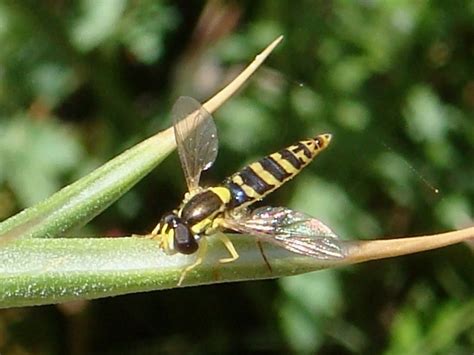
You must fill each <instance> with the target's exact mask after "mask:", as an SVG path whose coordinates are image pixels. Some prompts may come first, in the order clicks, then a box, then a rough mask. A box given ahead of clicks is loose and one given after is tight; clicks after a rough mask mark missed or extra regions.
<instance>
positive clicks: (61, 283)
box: [0, 235, 332, 308]
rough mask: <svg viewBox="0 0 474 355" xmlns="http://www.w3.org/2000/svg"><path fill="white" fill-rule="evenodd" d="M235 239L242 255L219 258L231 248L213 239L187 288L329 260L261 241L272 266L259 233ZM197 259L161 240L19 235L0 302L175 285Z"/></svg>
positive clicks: (0, 263)
mask: <svg viewBox="0 0 474 355" xmlns="http://www.w3.org/2000/svg"><path fill="white" fill-rule="evenodd" d="M231 238H232V242H233V243H234V244H235V247H236V248H237V250H238V251H239V253H240V258H239V259H237V260H236V261H235V262H232V263H229V264H220V263H219V259H221V258H225V257H227V256H228V252H227V251H226V250H225V249H224V247H223V245H222V244H221V243H220V242H219V241H218V240H215V239H214V238H212V237H211V238H209V239H210V240H209V242H210V244H209V251H208V254H207V255H206V258H205V260H204V262H203V264H202V265H201V266H199V268H196V269H194V270H193V271H191V272H189V273H188V274H187V275H186V277H185V278H184V282H183V286H191V285H203V284H209V283H219V282H231V281H242V280H256V279H262V278H275V277H281V276H286V275H295V274H299V273H303V272H308V271H313V270H318V269H322V268H324V267H328V266H331V265H332V264H331V263H329V262H325V261H321V260H318V259H316V258H310V257H302V256H298V255H296V254H293V253H290V252H288V251H286V250H284V249H282V248H278V247H274V246H272V245H268V244H264V245H263V251H264V253H265V256H266V258H267V259H268V261H269V263H270V265H271V268H272V271H270V270H269V268H268V266H267V265H266V263H265V261H264V259H263V257H262V255H261V253H260V250H259V249H258V248H257V246H256V243H255V238H253V237H248V236H244V235H235V236H232V237H231ZM216 239H217V238H216ZM193 258H195V256H185V255H181V254H178V255H173V256H169V255H165V254H164V253H163V251H161V250H160V248H159V246H158V243H156V241H153V240H150V239H147V238H143V237H128V238H67V239H66V238H58V239H39V238H35V239H22V240H19V241H16V242H15V243H9V244H7V245H5V246H4V247H3V248H1V249H0V285H1V288H2V292H1V293H0V308H5V307H19V306H30V305H39V304H50V303H58V302H65V301H72V300H79V299H85V298H86V299H92V298H99V297H107V296H116V295H121V294H125V293H131V292H143V291H151V290H162V289H167V288H173V287H176V286H177V283H178V279H179V277H180V276H181V272H182V271H183V269H184V268H185V267H186V266H188V265H190V264H191V263H192V260H193Z"/></svg>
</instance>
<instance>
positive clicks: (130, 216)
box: [0, 0, 474, 354]
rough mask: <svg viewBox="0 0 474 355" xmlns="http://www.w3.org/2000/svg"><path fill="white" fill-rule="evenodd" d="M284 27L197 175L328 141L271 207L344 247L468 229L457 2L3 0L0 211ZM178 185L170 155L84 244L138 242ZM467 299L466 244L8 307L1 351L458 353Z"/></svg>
mask: <svg viewBox="0 0 474 355" xmlns="http://www.w3.org/2000/svg"><path fill="white" fill-rule="evenodd" d="M279 34H284V35H285V41H284V42H283V44H282V45H281V46H280V48H278V49H277V51H276V52H275V53H274V54H272V56H271V57H270V59H269V61H268V62H267V67H266V68H264V69H263V70H261V71H260V72H259V74H257V76H256V77H254V79H253V80H252V82H251V84H250V85H249V86H248V87H247V88H246V89H245V90H244V91H242V92H241V93H240V95H239V96H238V97H236V98H234V99H232V100H231V101H230V102H229V103H228V104H227V105H226V106H225V107H224V108H223V109H222V110H220V111H219V112H218V113H216V115H215V116H216V117H217V118H219V120H218V123H217V124H218V128H219V134H220V154H219V157H218V159H217V162H216V164H215V167H214V168H213V169H211V171H210V172H209V173H206V175H205V176H204V178H203V179H204V181H206V182H207V183H209V184H211V183H216V182H218V181H219V180H221V179H222V178H224V177H225V176H226V175H228V174H230V173H232V172H234V171H235V170H236V169H238V168H239V167H241V166H243V165H244V164H245V163H248V162H250V161H252V160H253V159H255V158H258V157H261V156H262V155H264V154H267V153H270V152H272V151H274V150H277V149H279V148H281V147H283V146H285V145H288V144H290V143H292V142H293V141H296V140H298V139H300V138H304V137H307V136H311V135H314V134H315V133H317V132H324V131H327V132H331V133H333V135H334V139H333V142H332V146H331V148H330V149H329V150H327V151H326V152H325V153H324V154H323V155H322V156H321V157H320V158H318V160H317V161H315V162H314V163H313V164H312V165H311V166H310V167H308V168H307V169H306V171H305V172H303V173H302V175H301V176H300V177H298V178H297V179H295V180H294V181H293V182H291V183H290V184H288V185H287V186H284V187H283V188H282V189H281V190H279V191H278V192H276V193H274V194H272V195H271V196H270V197H269V198H267V199H266V201H265V203H268V204H271V205H287V206H291V207H292V208H295V209H299V210H302V211H304V212H307V213H310V214H312V215H314V216H315V217H318V218H321V219H322V220H323V221H324V222H325V223H327V224H328V225H330V226H331V227H332V228H333V229H334V230H335V231H336V232H337V233H338V234H340V235H341V236H343V237H345V238H374V237H381V236H384V235H391V236H405V235H414V234H427V233H432V232H440V231H443V230H447V229H454V228H461V227H464V226H467V225H471V224H472V223H473V218H472V216H473V210H474V207H473V206H474V165H473V164H472V160H473V157H474V122H473V118H474V117H473V114H474V80H473V78H474V66H473V64H472V63H474V5H473V2H472V1H466V0H464V1H462V0H455V1H451V2H443V1H430V2H428V1H405V0H396V1H384V2H382V1H300V2H275V1H269V0H264V1H260V2H245V1H244V2H221V1H209V2H186V1H181V2H164V1H155V0H144V1H125V0H104V1H91V0H80V1H76V2H70V1H61V0H48V1H42V2H36V1H32V0H18V1H13V0H11V1H3V2H1V3H0V41H1V43H2V46H1V47H0V218H6V217H8V216H10V215H12V214H14V213H15V212H17V211H19V210H21V209H23V208H25V207H26V206H29V205H31V204H33V203H34V202H37V201H38V200H41V199H43V198H45V197H46V196H48V195H50V194H51V193H52V192H53V191H55V190H57V189H58V188H59V187H60V186H63V185H66V184H68V183H70V182H72V181H74V179H75V178H77V177H78V176H82V175H84V174H85V173H86V172H88V171H90V170H91V169H92V168H93V167H95V166H97V165H98V164H99V163H100V162H105V161H107V160H108V159H110V158H111V157H112V156H113V155H115V154H117V153H119V152H120V151H122V150H123V149H125V148H126V147H129V146H130V145H131V144H132V143H133V142H136V141H138V140H139V139H143V138H144V137H146V136H147V135H150V134H151V133H153V132H155V131H156V130H158V129H161V128H164V127H166V126H167V125H169V118H168V112H169V108H170V106H171V104H172V102H173V101H174V100H175V99H176V98H177V97H178V96H179V95H191V96H194V97H196V98H198V99H205V98H207V97H208V96H210V94H211V93H213V92H215V91H216V90H217V89H218V88H219V87H221V86H222V84H223V82H226V81H228V80H229V78H231V77H232V76H233V75H234V73H235V72H236V68H238V67H240V65H242V64H244V63H247V62H249V60H250V59H251V58H252V56H253V55H255V53H257V52H258V51H259V50H261V49H262V48H263V47H264V46H265V45H266V44H268V43H269V42H270V41H271V40H273V39H274V38H275V37H276V36H277V35H279ZM436 189H439V193H436ZM184 190H185V186H184V178H182V172H181V171H180V166H179V163H178V160H177V158H176V156H174V157H173V158H171V159H168V160H167V161H166V162H164V163H163V164H162V165H161V166H160V168H159V171H158V172H157V173H154V174H151V176H150V177H148V178H147V179H144V181H143V182H142V183H140V184H139V185H138V186H137V187H136V188H135V189H133V190H132V191H131V192H129V193H128V194H127V195H126V196H125V197H124V198H123V199H122V200H121V201H119V202H118V203H117V204H116V205H115V206H113V207H112V208H110V209H109V210H107V211H106V212H105V213H103V214H102V215H101V216H100V217H99V218H97V219H96V220H95V221H94V222H93V223H91V224H90V225H89V226H88V227H87V228H88V229H87V231H84V232H83V233H87V234H90V233H94V234H109V235H116V234H120V235H121V234H128V233H140V232H145V231H149V230H150V229H151V228H152V227H153V225H154V223H155V222H156V220H157V218H159V216H160V215H161V213H163V212H165V211H166V210H169V209H171V208H173V207H174V206H175V205H176V204H177V203H178V201H180V199H181V197H182V194H183V192H184ZM154 196H156V197H158V196H159V199H158V198H153V197H154ZM473 295H474V261H473V255H472V250H469V249H468V248H467V247H466V246H455V247H450V248H447V249H445V250H439V251H435V252H430V253H424V254H421V255H415V256H409V257H403V258H398V259H393V260H386V261H378V262H371V263H368V264H364V265H360V266H357V267H353V268H351V269H345V270H328V271H322V272H319V273H313V274H309V275H303V276H301V277H293V278H286V279H281V280H278V281H273V282H271V281H268V282H253V283H241V284H229V285H219V286H210V287H200V288H194V289H182V290H174V291H166V292H159V293H158V292H155V293H150V294H142V295H131V296H123V297H117V298H115V299H104V300H99V301H94V302H81V303H74V304H65V305H60V306H48V307H37V308H29V309H17V310H6V311H1V312H0V351H1V350H2V349H5V350H4V351H2V353H4V352H5V353H22V354H24V353H35V354H56V353H57V354H60V353H73V354H80V353H91V352H95V353H98V352H101V353H118V352H119V353H123V354H126V353H130V354H132V353H133V354H141V353H153V352H165V351H168V352H172V353H181V352H184V351H186V352H193V353H209V352H239V351H246V352H249V351H256V350H265V351H275V352H286V351H288V350H291V351H293V352H298V353H313V352H315V351H319V352H320V353H338V354H340V353H387V354H407V353H409V352H410V353H424V354H445V353H450V354H466V353H470V352H472V350H473V349H474V317H472V314H474V306H473V301H472V299H473ZM185 304H188V305H189V307H188V306H186V307H183V305H185ZM119 325H120V326H119Z"/></svg>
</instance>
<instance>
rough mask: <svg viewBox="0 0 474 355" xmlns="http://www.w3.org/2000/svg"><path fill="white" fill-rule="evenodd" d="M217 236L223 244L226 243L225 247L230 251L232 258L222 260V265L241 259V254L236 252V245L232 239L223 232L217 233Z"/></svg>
mask: <svg viewBox="0 0 474 355" xmlns="http://www.w3.org/2000/svg"><path fill="white" fill-rule="evenodd" d="M216 236H217V237H218V238H219V239H220V240H221V242H222V243H224V246H225V247H226V249H227V250H228V251H229V253H230V255H231V257H230V258H224V259H220V260H219V262H220V263H222V264H223V263H230V262H232V261H235V260H237V259H238V258H239V254H238V253H237V251H236V250H235V247H234V244H232V242H231V241H230V239H229V238H228V237H227V236H226V235H225V234H224V233H222V232H217V233H216Z"/></svg>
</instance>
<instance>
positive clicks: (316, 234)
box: [151, 97, 343, 284]
mask: <svg viewBox="0 0 474 355" xmlns="http://www.w3.org/2000/svg"><path fill="white" fill-rule="evenodd" d="M172 115H173V124H174V131H175V138H176V143H177V147H178V152H179V156H180V160H181V164H182V167H183V170H184V173H185V177H186V182H187V186H188V190H189V191H188V193H186V195H185V198H184V200H183V202H182V203H181V205H180V207H179V208H178V209H176V210H174V211H173V212H171V213H168V214H166V215H164V216H163V217H162V219H161V220H160V222H159V223H158V225H157V226H156V227H155V229H154V230H153V232H152V233H151V237H152V238H153V239H157V240H158V242H159V243H160V246H161V248H162V249H163V250H164V251H165V252H166V253H168V254H174V253H182V254H193V253H195V252H197V254H198V255H197V258H196V261H195V262H194V263H193V264H192V265H190V266H188V267H187V268H186V269H185V270H184V271H183V273H182V275H181V278H180V281H179V284H181V282H182V281H183V279H184V276H185V274H186V273H187V272H188V271H190V270H192V269H193V268H194V267H196V266H197V265H199V264H200V263H201V262H202V260H203V258H204V256H205V253H206V250H207V240H206V237H208V236H210V235H216V236H217V237H218V238H219V239H221V240H222V242H223V243H224V245H225V246H226V248H227V250H228V251H229V253H230V257H229V258H224V259H221V260H220V262H222V263H225V262H230V261H234V260H236V259H237V258H238V253H237V251H236V250H235V248H234V246H233V244H232V242H231V241H230V240H229V239H228V238H227V236H226V235H225V234H223V233H222V232H221V231H222V230H223V229H231V230H234V231H237V232H242V233H250V234H253V235H256V236H257V237H258V238H259V239H261V240H264V241H269V242H273V243H276V244H278V245H280V246H282V247H284V248H285V249H288V250H290V251H293V252H295V253H299V254H303V255H308V256H314V257H318V258H322V259H328V258H341V257H343V254H342V250H341V248H340V246H339V245H338V244H337V238H336V236H335V235H334V233H333V232H332V231H331V230H330V229H329V228H328V227H326V226H325V225H324V224H322V223H321V222H319V221H318V220H316V219H314V218H311V217H309V216H306V215H304V214H302V213H299V212H296V211H292V210H290V209H286V208H282V207H278V208H275V207H264V208H259V209H256V210H254V211H251V212H250V211H249V210H248V208H247V207H248V206H249V205H251V204H252V203H254V202H256V201H258V200H261V199H262V198H263V197H265V196H266V195H268V194H269V193H270V192H272V191H274V190H275V189H277V188H278V187H280V186H281V185H283V184H284V183H285V182H287V181H288V180H290V179H291V178H293V177H294V176H295V175H296V174H298V173H299V172H300V171H301V170H302V169H303V168H304V167H305V166H306V165H307V164H309V163H310V162H311V161H312V160H313V159H314V158H315V157H316V156H317V155H318V154H319V153H320V152H321V151H322V150H324V149H325V148H326V147H327V146H328V144H329V142H330V140H331V135H329V134H322V135H318V136H316V137H315V138H312V139H308V140H302V141H299V142H297V143H296V144H294V145H291V146H289V147H287V148H285V149H282V150H280V151H278V152H276V153H273V154H270V155H268V156H266V157H264V158H262V159H260V160H259V161H257V162H254V163H252V164H250V165H248V166H246V167H245V168H243V169H242V170H240V171H238V172H237V173H235V174H233V175H231V176H230V177H228V178H227V179H225V180H224V181H223V183H222V184H220V185H218V186H214V187H208V188H202V187H200V186H199V178H200V175H201V172H202V171H203V170H205V169H207V168H209V167H210V166H211V165H212V164H213V162H214V160H215V158H216V156H217V142H218V141H217V133H216V127H215V124H214V121H213V119H212V117H211V115H210V114H209V113H208V112H207V111H206V110H205V109H204V108H203V107H202V106H201V105H200V104H199V103H198V102H197V101H195V100H194V99H192V98H190V97H181V98H179V99H178V101H177V102H176V104H175V105H174V107H173V113H172Z"/></svg>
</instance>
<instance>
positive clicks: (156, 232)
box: [150, 223, 161, 236]
mask: <svg viewBox="0 0 474 355" xmlns="http://www.w3.org/2000/svg"><path fill="white" fill-rule="evenodd" d="M160 224H161V223H158V224H157V225H156V227H155V229H153V231H152V232H151V233H150V234H151V235H152V236H155V235H157V234H158V231H159V230H160Z"/></svg>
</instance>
